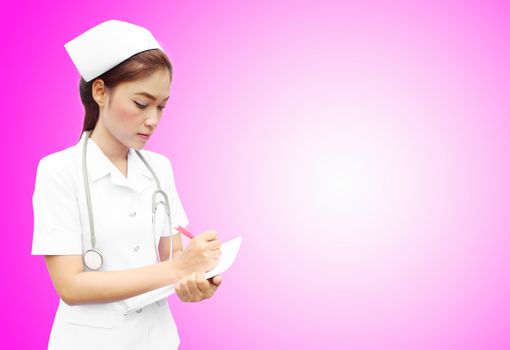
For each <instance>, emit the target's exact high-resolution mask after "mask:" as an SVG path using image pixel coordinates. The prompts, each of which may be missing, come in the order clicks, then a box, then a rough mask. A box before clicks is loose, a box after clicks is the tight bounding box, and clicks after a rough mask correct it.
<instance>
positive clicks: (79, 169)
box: [32, 20, 221, 350]
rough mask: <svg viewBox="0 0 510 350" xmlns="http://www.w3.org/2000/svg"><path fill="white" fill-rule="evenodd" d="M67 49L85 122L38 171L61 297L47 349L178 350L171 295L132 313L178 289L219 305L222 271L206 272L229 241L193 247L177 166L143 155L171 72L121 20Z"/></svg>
mask: <svg viewBox="0 0 510 350" xmlns="http://www.w3.org/2000/svg"><path fill="white" fill-rule="evenodd" d="M64 46H65V48H66V50H67V52H68V54H69V56H70V57H71V59H72V61H73V63H74V65H75V66H76V68H77V70H78V71H79V73H80V75H81V80H80V97H81V101H82V103H83V105H84V107H85V121H84V125H83V131H82V135H81V138H80V140H79V141H78V142H77V143H76V144H75V145H72V146H70V147H68V148H66V149H64V150H61V151H58V152H56V153H53V154H50V155H47V156H45V157H43V158H42V159H41V160H40V161H39V164H38V167H37V175H36V181H35V188H34V194H33V209H34V234H33V244H32V254H33V255H43V256H44V259H45V262H46V265H47V268H48V271H49V274H50V277H51V280H52V282H53V285H54V287H55V290H56V291H57V293H58V295H59V296H60V301H59V306H58V308H57V311H56V314H55V319H54V322H53V326H52V329H51V334H50V337H49V344H48V349H52V350H68V349H77V350H80V349H87V350H90V349H95V350H99V349H110V350H115V349H144V350H145V349H149V350H156V349H177V348H178V346H179V343H180V340H179V335H178V331H177V327H176V325H175V322H174V319H173V317H172V314H171V312H170V310H169V307H168V303H167V298H163V299H161V300H159V301H157V302H154V303H151V304H149V305H147V306H144V307H141V308H137V309H135V310H134V311H132V310H131V309H132V306H133V305H137V304H136V303H137V300H139V298H142V297H143V295H144V293H148V292H150V291H152V290H155V289H158V288H161V287H164V286H167V285H170V284H176V294H177V295H178V296H179V298H180V299H181V300H182V301H187V302H188V301H189V302H196V301H200V300H203V299H205V298H210V297H211V296H212V295H213V294H214V292H215V291H216V289H217V288H218V286H219V285H220V283H221V276H215V277H213V278H211V279H205V278H204V272H206V271H209V270H211V269H212V268H214V267H215V266H216V265H217V264H218V259H219V256H220V254H221V251H220V246H221V242H220V240H219V238H218V235H217V232H216V231H214V230H209V231H205V232H203V233H201V234H199V235H197V236H195V237H194V238H193V239H192V240H191V241H190V243H189V244H188V246H187V247H186V248H185V249H183V247H182V241H181V238H180V234H179V233H178V231H177V230H176V229H175V227H177V226H182V227H186V226H187V225H188V223H189V222H188V218H187V216H186V213H185V211H184V209H183V206H182V203H181V200H180V198H179V195H178V192H177V189H176V184H175V180H174V176H173V170H172V165H171V163H170V161H169V159H168V158H167V157H166V156H164V155H162V154H158V153H155V152H151V151H148V150H144V149H143V148H144V146H145V143H146V142H147V140H148V139H149V137H150V136H151V135H152V134H153V133H154V132H155V130H156V127H157V125H158V123H159V121H160V118H161V115H162V111H163V109H164V108H165V106H166V104H167V102H168V99H169V92H170V84H171V80H172V66H171V64H170V61H169V60H168V57H167V56H166V54H165V52H164V50H163V49H162V47H161V45H160V44H159V43H158V42H157V41H156V39H155V38H154V37H153V36H152V34H151V33H150V32H149V31H148V30H147V29H145V28H143V27H140V26H137V25H134V24H132V23H128V22H123V21H118V20H110V21H106V22H103V23H101V24H99V25H97V26H95V27H93V28H91V29H89V30H87V31H86V32H84V33H83V34H81V35H80V36H78V37H76V38H75V39H73V40H71V41H70V42H68V43H67V44H65V45H64ZM55 132H58V129H57V130H55ZM158 188H160V189H161V191H162V192H163V195H160V199H159V201H161V202H165V200H164V199H165V198H164V197H165V196H166V198H167V200H168V201H167V202H166V203H168V207H169V208H168V209H169V213H168V212H166V211H165V209H164V206H160V208H159V209H158V210H157V212H156V215H155V222H153V216H152V204H153V193H154V191H155V190H157V189H158ZM161 197H162V198H163V199H161ZM168 214H169V215H168ZM168 219H170V220H168ZM88 251H93V254H92V258H90V257H91V256H90V255H88V258H87V259H84V255H85V253H86V252H88ZM96 253H97V254H96ZM87 254H88V253H87ZM128 310H129V311H128Z"/></svg>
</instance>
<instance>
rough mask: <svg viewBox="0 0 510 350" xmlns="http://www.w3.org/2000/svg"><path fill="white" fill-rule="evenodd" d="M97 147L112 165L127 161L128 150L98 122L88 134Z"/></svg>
mask: <svg viewBox="0 0 510 350" xmlns="http://www.w3.org/2000/svg"><path fill="white" fill-rule="evenodd" d="M90 138H91V139H92V140H94V142H95V143H96V144H97V146H98V147H99V148H100V149H101V151H103V153H104V154H105V156H106V157H107V158H108V159H110V160H111V162H112V163H114V164H117V163H122V162H124V161H126V160H127V155H128V151H129V148H128V147H126V146H125V145H124V144H122V143H121V142H120V141H119V140H117V139H116V138H115V137H114V136H113V135H112V134H111V133H110V132H109V131H108V130H106V128H105V127H104V126H103V124H102V123H100V120H98V122H97V124H96V127H95V128H94V130H93V131H92V133H91V134H90Z"/></svg>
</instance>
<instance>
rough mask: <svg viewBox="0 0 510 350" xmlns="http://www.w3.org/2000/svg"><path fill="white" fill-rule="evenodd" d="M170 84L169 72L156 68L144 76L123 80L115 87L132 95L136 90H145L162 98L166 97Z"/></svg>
mask: <svg viewBox="0 0 510 350" xmlns="http://www.w3.org/2000/svg"><path fill="white" fill-rule="evenodd" d="M170 84H171V79H170V72H169V71H168V70H158V71H156V72H154V73H152V74H150V75H149V76H147V77H145V78H141V79H137V80H133V81H128V82H123V83H121V84H119V85H118V86H117V89H118V90H120V91H122V93H124V94H133V95H134V94H136V93H138V92H145V93H148V94H150V95H153V96H155V97H156V98H158V99H164V98H166V97H168V93H169V91H170Z"/></svg>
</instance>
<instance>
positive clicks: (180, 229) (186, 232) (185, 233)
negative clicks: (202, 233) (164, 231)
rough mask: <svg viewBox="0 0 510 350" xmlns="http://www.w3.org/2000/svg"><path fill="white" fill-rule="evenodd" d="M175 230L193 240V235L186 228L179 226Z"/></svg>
mask: <svg viewBox="0 0 510 350" xmlns="http://www.w3.org/2000/svg"><path fill="white" fill-rule="evenodd" d="M175 229H176V230H177V231H179V232H180V233H182V234H183V235H185V236H186V237H189V238H193V234H192V233H191V232H189V231H188V230H186V229H185V228H184V227H181V226H177V227H176V228H175Z"/></svg>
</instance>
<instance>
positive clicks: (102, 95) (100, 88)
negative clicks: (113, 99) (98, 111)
mask: <svg viewBox="0 0 510 350" xmlns="http://www.w3.org/2000/svg"><path fill="white" fill-rule="evenodd" d="M108 93H109V91H108V88H107V87H106V86H105V84H104V81H103V80H102V79H96V80H94V82H93V83H92V98H93V99H94V101H96V103H97V104H98V105H99V107H100V108H101V107H103V106H104V104H105V101H106V100H107V98H108Z"/></svg>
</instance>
